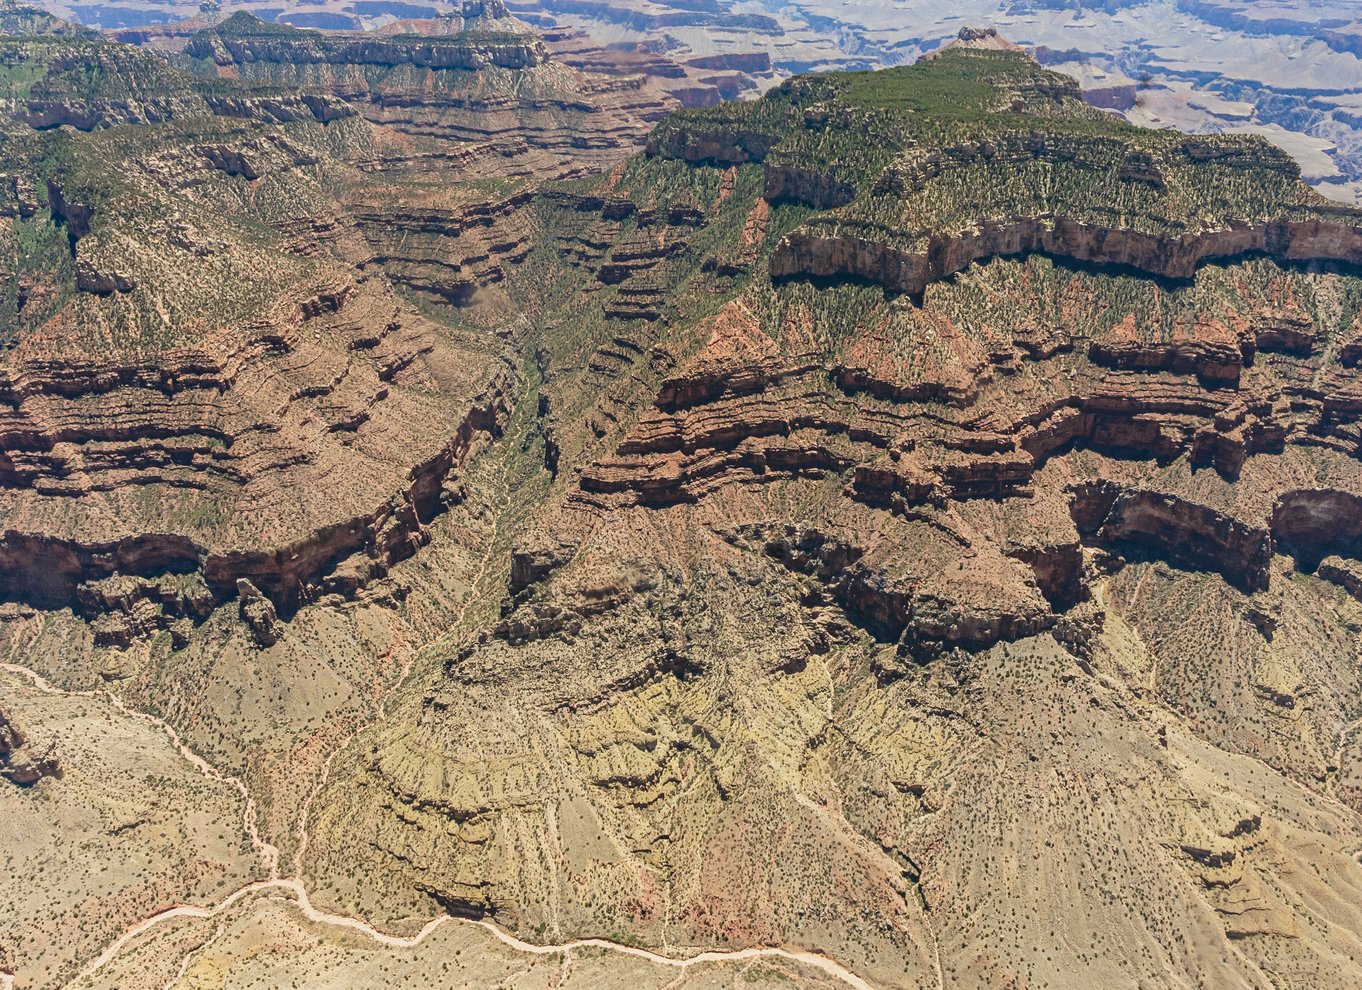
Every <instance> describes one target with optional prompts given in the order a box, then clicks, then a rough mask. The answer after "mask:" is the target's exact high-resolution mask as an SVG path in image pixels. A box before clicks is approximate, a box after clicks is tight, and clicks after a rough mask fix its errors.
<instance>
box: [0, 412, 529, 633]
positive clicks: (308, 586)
mask: <svg viewBox="0 0 1362 990" xmlns="http://www.w3.org/2000/svg"><path fill="white" fill-rule="evenodd" d="M505 403H506V397H505V396H504V395H503V394H501V393H499V392H498V393H495V394H494V395H493V396H491V397H489V400H488V401H487V403H486V404H485V405H482V406H477V407H474V408H473V409H471V410H470V411H469V413H468V415H467V417H466V418H465V419H464V420H463V422H462V423H461V424H460V425H459V428H458V430H457V432H456V433H455V434H454V435H453V436H452V437H451V438H450V440H449V441H448V443H447V444H446V445H445V446H444V448H443V449H442V450H441V451H440V452H439V453H438V454H437V455H436V456H435V457H432V458H430V459H428V460H425V461H423V462H421V463H419V464H417V465H415V466H414V467H413V468H412V469H411V471H410V472H409V473H408V475H407V477H406V479H405V482H404V485H403V487H402V488H401V490H399V491H397V492H395V493H393V494H392V495H391V496H390V497H389V498H387V499H385V500H384V501H383V502H382V503H381V504H379V505H377V506H375V507H374V509H373V510H372V511H370V512H369V513H366V514H364V515H360V516H356V517H354V518H352V519H348V520H345V521H343V522H338V523H334V524H331V525H327V526H322V527H319V528H317V529H314V530H312V531H310V532H308V533H306V534H304V535H302V536H300V537H299V538H298V539H295V540H292V541H290V542H288V543H285V544H281V545H278V546H271V547H262V548H258V549H257V548H251V549H244V548H242V549H215V548H210V547H208V546H206V545H204V544H202V543H200V542H197V541H196V540H194V539H192V538H191V537H188V536H184V535H177V534H174V533H142V534H138V535H136V536H130V537H125V538H122V539H118V540H112V541H90V542H84V541H79V540H73V539H63V538H57V537H52V536H48V535H44V534H41V533H26V532H22V531H15V530H6V531H4V532H0V596H3V597H4V598H5V599H8V600H14V601H24V602H30V603H32V604H35V605H38V606H41V607H44V608H59V607H63V606H67V605H73V606H79V591H80V589H81V587H82V586H83V585H86V584H87V583H90V582H100V581H103V580H106V579H108V578H111V577H114V576H136V577H145V578H159V577H161V576H164V575H172V574H193V573H198V574H201V575H202V578H203V581H204V582H205V583H206V585H207V587H208V588H209V589H210V590H211V592H212V594H213V596H214V598H215V599H216V600H218V601H222V600H226V599H229V598H232V597H234V596H236V595H237V594H238V593H239V591H240V587H241V585H240V582H241V581H243V580H244V581H248V582H250V583H251V585H252V587H253V588H257V589H258V590H259V595H260V596H263V597H265V598H267V599H268V600H269V601H270V602H271V603H272V604H273V605H274V606H275V607H277V608H278V609H279V611H280V612H282V613H284V614H291V613H292V612H293V611H294V610H295V609H296V608H297V607H298V606H299V605H300V604H302V603H303V602H304V601H305V600H307V598H308V597H309V596H311V595H316V594H320V593H327V592H336V593H351V594H352V593H353V592H354V591H356V590H357V589H358V588H359V587H361V586H362V585H363V584H364V583H366V581H368V580H371V579H372V578H375V577H379V576H381V575H382V574H384V573H386V571H387V569H388V568H389V567H390V566H391V565H392V564H394V563H397V562H398V561H400V560H404V559H406V558H407V557H409V556H411V554H412V553H413V552H414V551H415V550H416V548H417V547H419V546H420V545H421V542H422V540H423V536H422V531H423V528H424V526H425V525H426V524H427V523H429V522H430V520H431V519H432V518H434V517H435V516H436V515H438V514H439V513H440V512H442V511H443V510H444V507H445V506H444V501H443V500H444V498H445V497H446V496H445V493H444V485H445V482H446V480H447V479H448V478H449V476H450V474H451V473H452V472H454V471H455V470H456V469H457V468H458V467H460V466H461V465H462V464H463V462H464V460H465V459H466V458H467V456H468V454H469V451H470V450H471V448H472V446H473V443H474V439H475V437H476V436H477V435H478V434H480V433H484V434H496V433H499V432H500V429H501V424H502V423H503V422H504V417H505V416H506V415H507V411H508V410H507V406H506V404H505ZM356 556H359V557H360V558H362V561H361V562H358V563H356V562H352V561H348V560H347V558H351V557H356ZM343 563H344V564H345V565H346V566H345V567H344V569H343V571H342V570H338V569H339V568H340V565H342V564H343ZM254 593H255V592H254V591H253V592H252V594H254Z"/></svg>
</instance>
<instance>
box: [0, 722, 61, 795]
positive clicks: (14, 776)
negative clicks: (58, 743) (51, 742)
mask: <svg viewBox="0 0 1362 990" xmlns="http://www.w3.org/2000/svg"><path fill="white" fill-rule="evenodd" d="M61 776H62V768H61V763H60V761H59V760H58V759H57V756H56V750H55V747H54V746H49V747H48V748H47V750H46V751H41V752H40V751H38V750H37V749H36V748H35V747H34V746H33V745H32V743H31V742H30V741H29V740H26V739H25V738H24V734H23V732H22V731H21V730H20V729H19V726H18V724H17V723H16V722H15V720H14V716H13V715H11V714H9V713H8V712H6V711H5V709H3V708H0V778H4V779H5V780H7V781H9V782H10V783H11V784H17V785H18V786H20V787H31V786H32V785H34V784H36V783H37V782H38V781H40V780H42V779H43V778H44V777H58V778H59V777H61Z"/></svg>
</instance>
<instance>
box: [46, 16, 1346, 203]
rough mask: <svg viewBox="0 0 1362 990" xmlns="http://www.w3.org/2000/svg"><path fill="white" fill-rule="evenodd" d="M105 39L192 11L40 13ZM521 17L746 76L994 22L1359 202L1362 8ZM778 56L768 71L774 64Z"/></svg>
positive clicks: (927, 46)
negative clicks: (1284, 160) (1268, 145)
mask: <svg viewBox="0 0 1362 990" xmlns="http://www.w3.org/2000/svg"><path fill="white" fill-rule="evenodd" d="M45 6H47V7H48V8H49V9H50V10H52V11H53V12H55V13H59V14H61V15H63V16H66V17H70V18H72V19H75V20H79V21H81V22H83V23H85V24H89V25H94V26H99V27H103V28H105V29H117V28H128V27H135V26H139V25H146V24H154V23H165V22H168V21H174V20H177V19H179V18H183V17H188V16H191V15H194V14H197V13H198V5H197V4H195V3H193V2H188V0H179V2H176V0H171V2H155V0H125V2H110V3H102V2H100V3H93V2H92V3H86V2H76V3H56V2H49V3H46V4H45ZM457 6H458V5H457V4H447V3H428V2H423V0H324V2H322V3H316V2H301V0H258V2H251V3H242V4H228V5H226V6H225V7H224V8H223V12H224V13H227V12H230V11H232V10H238V9H246V10H250V11H252V12H253V13H255V14H256V15H257V16H260V17H262V18H263V19H265V20H274V19H277V20H280V21H284V22H287V23H291V24H294V25H297V26H300V27H320V28H330V29H352V30H359V29H363V30H372V29H375V28H379V27H382V26H384V25H385V24H387V23H389V22H391V21H393V20H394V19H396V18H399V17H400V18H413V17H417V18H419V17H432V16H436V15H437V14H439V13H445V12H449V11H451V10H453V9H455V8H456V7H457ZM508 6H509V7H510V8H511V11H512V13H514V14H515V15H517V16H518V17H520V18H521V19H522V20H525V21H528V22H530V23H532V24H535V25H537V26H539V27H541V28H551V27H573V28H578V29H581V30H582V31H584V32H585V33H586V34H587V35H588V36H589V37H590V38H591V39H592V40H593V41H595V42H598V43H600V44H604V45H608V46H611V47H614V48H617V49H619V50H622V51H629V50H635V49H638V50H643V51H646V52H649V53H656V54H663V55H667V56H669V57H671V58H677V59H683V60H684V59H692V60H704V62H705V63H706V65H707V66H709V67H713V68H715V69H719V70H738V71H742V72H745V73H749V74H751V75H755V76H756V78H755V79H750V82H751V85H748V86H747V87H746V92H747V93H748V94H749V95H755V93H757V92H758V91H760V90H762V89H764V88H765V87H766V86H769V85H770V82H771V80H772V79H773V78H778V77H780V76H783V75H787V74H791V73H796V72H805V71H810V70H818V69H828V68H867V69H868V68H876V67H881V66H886V65H896V64H901V63H905V62H912V61H915V60H916V59H917V58H918V57H919V56H920V55H921V54H922V53H923V52H926V51H930V50H932V49H934V48H936V47H938V46H939V45H940V44H941V43H942V42H943V41H945V40H947V39H949V38H951V37H953V36H955V34H956V33H957V32H958V31H959V29H960V28H961V27H962V26H965V25H986V26H987V25H991V26H996V27H997V28H998V29H999V31H1000V32H1001V33H1002V34H1003V35H1004V36H1005V37H1007V38H1008V39H1010V40H1012V41H1015V42H1018V43H1021V44H1024V45H1028V46H1033V47H1036V48H1037V49H1039V52H1038V54H1039V56H1040V58H1041V60H1042V61H1043V62H1045V63H1047V64H1049V65H1052V66H1054V67H1056V68H1059V69H1061V70H1063V71H1065V72H1069V73H1071V74H1073V75H1076V76H1078V77H1079V78H1080V79H1081V81H1082V82H1083V85H1084V87H1085V88H1086V89H1088V90H1090V91H1091V92H1092V99H1093V100H1094V102H1098V103H1099V104H1101V105H1104V106H1108V107H1110V108H1112V109H1115V110H1120V111H1122V112H1124V113H1125V114H1126V115H1127V116H1129V117H1130V118H1131V119H1132V120H1133V121H1135V122H1137V123H1141V124H1147V125H1151V126H1156V127H1177V128H1181V129H1184V130H1190V131H1196V132H1220V131H1236V130H1255V131H1260V132H1263V133H1265V134H1267V135H1268V136H1269V137H1271V138H1272V139H1273V140H1274V141H1276V142H1277V143H1278V144H1279V145H1281V146H1282V147H1283V148H1285V149H1287V150H1288V151H1290V152H1291V154H1292V155H1294V156H1295V157H1296V158H1297V159H1298V160H1299V161H1300V163H1301V166H1302V169H1303V170H1304V173H1305V175H1306V177H1307V178H1308V179H1309V180H1310V181H1311V182H1313V183H1315V184H1316V185H1318V186H1319V187H1320V188H1321V189H1322V190H1323V191H1324V192H1326V193H1328V194H1329V195H1331V196H1334V197H1336V198H1340V199H1344V200H1355V199H1357V198H1358V196H1359V194H1362V11H1359V8H1358V5H1357V4H1356V3H1352V2H1345V0H1323V2H1311V3H1306V2H1303V0H1256V2H1254V0H1001V2H1000V0H813V2H805V3H798V4H783V3H779V2H775V0H766V2H743V0H737V2H733V0H610V2H608V3H607V2H603V0H513V2H511V3H509V4H508ZM767 59H769V71H763V69H766V62H765V60H767Z"/></svg>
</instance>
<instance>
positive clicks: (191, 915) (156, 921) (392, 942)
mask: <svg viewBox="0 0 1362 990" xmlns="http://www.w3.org/2000/svg"><path fill="white" fill-rule="evenodd" d="M484 566H485V561H484ZM479 574H480V575H481V569H480V571H479ZM471 597H473V596H470V598H471ZM467 608H468V603H465V606H464V611H465V613H466V611H467ZM0 670H4V671H6V672H8V673H10V674H13V675H15V676H18V677H22V678H24V679H26V680H27V681H29V683H31V684H32V685H33V686H34V687H35V688H36V689H37V690H38V691H40V692H42V693H44V694H53V695H62V696H66V697H82V698H100V699H104V700H107V701H108V702H109V703H110V704H112V705H113V706H114V707H115V708H117V709H118V710H119V711H120V712H121V713H123V714H125V715H127V716H129V717H131V718H135V719H138V720H140V721H144V722H149V723H152V724H154V725H156V726H158V727H159V728H160V729H161V730H162V731H163V732H164V733H165V734H166V737H167V738H169V739H170V741H171V743H172V744H173V745H174V747H175V749H176V750H177V751H178V752H179V753H180V755H181V756H183V757H184V758H185V759H186V760H187V761H188V762H189V763H190V764H191V765H192V766H193V767H194V768H195V769H196V770H198V771H199V773H201V774H203V775H204V776H205V777H207V778H209V779H210V780H214V781H217V782H219V783H224V784H227V785H229V786H231V787H233V788H235V789H236V790H237V791H238V792H239V793H240V794H241V796H242V798H243V801H244V809H243V812H242V824H243V827H244V829H245V831H246V833H247V835H248V836H249V837H250V840H251V843H252V845H253V846H254V848H255V849H256V850H257V851H258V852H259V854H260V857H261V859H262V860H263V862H264V864H265V865H266V867H267V868H268V870H269V876H268V877H267V878H266V879H263V880H257V881H254V882H253V883H249V884H246V885H245V886H243V887H240V888H238V889H237V890H235V891H233V892H232V893H231V894H229V895H228V896H227V897H226V898H224V899H223V900H221V901H219V902H218V903H217V904H215V905H212V906H211V907H196V906H194V905H188V904H180V905H176V906H174V907H171V908H167V909H166V910H164V911H159V912H157V913H156V914H153V915H151V916H149V917H147V918H144V919H143V920H141V921H139V922H136V923H135V924H133V925H131V926H130V927H128V928H127V929H125V930H124V931H123V933H122V934H121V935H119V936H118V937H117V938H116V939H114V940H113V941H112V942H110V943H109V944H108V945H107V946H105V948H104V951H103V952H101V953H100V954H99V955H98V956H97V957H95V958H94V959H92V960H91V961H90V962H89V963H87V964H86V965H85V967H84V968H83V969H82V970H81V971H80V973H79V974H78V975H77V976H76V978H75V979H74V980H73V981H71V984H69V985H74V984H77V983H80V982H81V981H82V980H85V979H88V978H89V977H92V976H94V975H95V974H96V973H98V972H99V971H100V970H101V969H103V968H104V967H105V966H107V965H108V964H109V963H110V962H112V961H113V960H114V959H115V958H116V957H117V956H118V955H119V953H120V952H122V951H123V949H124V948H126V947H127V946H128V945H129V944H130V943H132V942H133V941H134V940H136V939H137V938H139V937H141V936H142V935H145V934H146V933H147V932H149V931H151V930H153V929H155V928H157V927H159V926H161V925H164V924H167V923H169V922H172V921H176V920H178V919H193V920H205V919H209V918H216V917H218V916H219V915H221V914H224V913H225V912H227V911H230V910H231V909H232V908H233V907H235V906H236V905H238V904H240V903H241V902H242V901H244V900H246V899H248V898H250V897H251V896H252V895H254V894H259V893H263V892H266V891H273V892H279V893H284V894H286V895H290V899H291V900H293V901H294V902H295V903H296V904H297V906H298V909H299V910H300V911H301V912H302V914H303V916H304V917H306V918H307V919H308V920H309V921H311V922H314V923H317V924H323V925H330V926H332V927H335V928H344V929H348V930H350V931H352V932H356V933H358V934H360V935H362V936H364V937H366V938H368V939H369V940H371V941H373V942H376V943H378V944H379V945H383V946H387V947H389V948H401V949H410V948H414V947H416V946H418V945H420V944H421V943H422V942H423V941H425V939H426V938H428V937H429V936H430V934H431V933H432V932H434V931H435V930H437V929H438V928H440V927H441V926H442V925H447V924H459V925H471V926H474V927H477V928H480V929H482V930H483V931H485V932H487V933H488V934H489V935H491V936H492V937H493V938H495V939H496V940H497V941H498V942H500V943H501V944H502V945H505V946H507V947H508V948H511V949H514V950H515V951H517V952H521V953H525V954H527V955H536V956H547V955H560V954H561V955H564V956H566V955H568V954H570V953H571V952H572V951H573V950H574V949H586V948H594V949H601V950H604V951H607V952H613V953H616V954H619V955H624V956H632V957H634V958H636V959H643V960H646V961H648V962H650V963H653V964H655V965H659V966H667V967H671V968H673V969H679V970H682V971H684V970H687V969H689V968H691V967H692V966H700V965H704V964H707V963H727V962H742V961H745V960H754V959H761V958H773V959H785V960H788V961H790V962H795V963H799V964H801V965H804V966H808V967H811V968H813V969H816V970H818V971H819V972H821V973H823V974H825V975H827V976H829V977H832V978H833V979H835V980H838V981H840V982H842V983H845V984H846V985H847V986H849V987H852V988H853V990H876V988H875V987H873V986H872V985H871V984H870V983H867V982H866V981H865V980H864V979H862V978H861V977H859V976H857V975H856V974H855V973H853V972H852V971H851V970H849V969H847V968H846V967H845V966H843V965H841V964H840V963H838V962H836V961H835V960H833V959H830V958H829V957H827V956H825V955H822V954H820V953H818V952H813V951H808V950H803V949H785V948H780V947H776V946H761V947H752V948H746V949H733V950H718V949H710V950H705V951H702V952H699V953H696V954H695V955H691V956H683V957H677V956H669V955H663V954H662V953H659V952H653V951H652V950H650V949H644V948H640V947H638V946H633V945H626V944H624V943H621V942H614V941H611V940H609V939H604V938H576V939H571V940H569V941H567V942H561V943H558V944H554V945H538V944H536V943H533V942H526V941H524V940H523V939H520V938H517V937H516V936H514V935H512V934H511V933H509V932H507V931H506V930H504V929H502V928H500V927H498V926H497V925H496V924H495V923H493V922H491V921H488V920H485V919H484V920H476V921H475V920H473V919H471V918H456V917H453V916H452V915H441V916H439V917H436V918H432V919H431V920H430V921H428V922H426V924H425V925H424V926H423V927H422V928H421V929H420V931H418V932H416V933H415V934H413V935H407V936H402V935H391V934H388V933H387V932H383V931H380V930H379V929H377V928H375V927H374V926H373V925H371V924H369V923H368V922H366V921H362V920H360V919H359V918H353V917H350V916H348V915H341V914H332V913H330V912H328V911H322V910H320V909H319V908H317V907H316V906H314V905H313V903H312V900H311V899H310V898H309V897H308V894H307V889H306V887H304V886H303V883H302V881H301V880H300V879H298V878H297V877H281V876H280V875H279V850H278V849H277V848H276V847H275V846H274V845H272V844H271V843H269V842H266V841H265V840H264V839H263V838H261V836H260V833H259V829H258V827H257V820H256V806H255V800H254V799H253V798H252V797H251V795H250V792H249V790H248V789H247V787H246V785H245V784H244V783H243V782H242V781H241V780H240V779H239V778H237V777H233V776H231V775H230V774H225V773H223V772H222V771H220V770H218V769H217V768H216V767H214V766H212V765H211V764H209V763H208V762H207V761H206V760H204V759H203V758H202V757H201V756H199V755H198V754H197V753H195V752H194V751H193V750H191V749H190V748H189V747H188V746H187V745H186V744H185V742H184V741H183V740H182V739H181V738H180V735H179V733H178V732H176V731H175V729H174V728H173V727H172V726H171V725H169V724H168V723H167V722H165V721H164V720H162V719H160V718H157V717H156V716H155V715H150V714H147V713H145V712H139V711H135V710H133V709H131V708H129V707H128V706H127V705H126V704H124V702H123V701H122V699H121V698H119V697H118V696H117V695H115V694H113V693H112V692H109V691H93V690H92V691H67V690H64V689H63V688H59V687H57V686H56V685H54V684H52V683H50V682H49V681H48V680H47V679H46V678H44V677H43V676H42V675H41V674H39V673H37V672H36V671H33V670H30V669H28V668H27V667H22V666H20V665H18V664H14V663H0ZM328 769H329V761H328ZM306 838H307V833H306V831H303V832H302V834H301V836H300V839H301V840H302V841H303V842H304V843H305V842H306ZM299 858H300V859H301V850H300V854H299ZM0 990H14V977H13V976H12V975H10V974H8V973H4V972H0Z"/></svg>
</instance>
